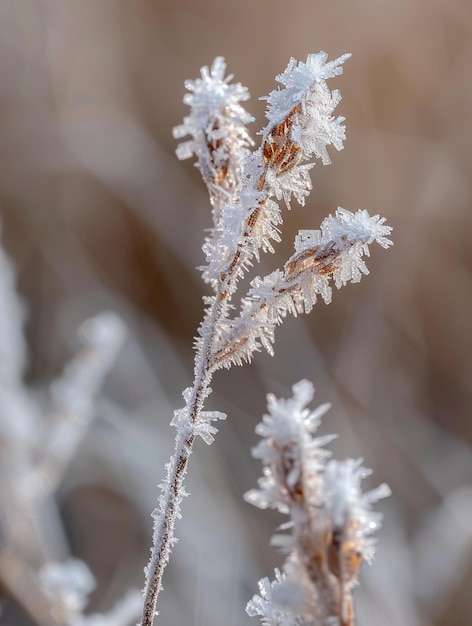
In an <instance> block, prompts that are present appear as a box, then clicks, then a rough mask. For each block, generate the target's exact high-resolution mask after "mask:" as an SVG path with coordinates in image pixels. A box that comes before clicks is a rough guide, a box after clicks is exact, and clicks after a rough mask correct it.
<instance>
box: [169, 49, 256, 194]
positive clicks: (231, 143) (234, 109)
mask: <svg viewBox="0 0 472 626" xmlns="http://www.w3.org/2000/svg"><path fill="white" fill-rule="evenodd" d="M225 72H226V63H225V61H224V59H223V57H217V58H216V59H215V60H214V61H213V64H212V66H211V68H210V69H208V67H203V68H202V70H201V78H197V79H195V80H187V81H186V82H185V87H186V88H187V90H188V92H189V93H186V94H185V96H184V103H185V104H187V105H188V106H189V107H190V110H191V112H190V115H188V116H187V117H185V118H184V122H183V124H181V125H179V126H176V127H175V128H174V129H173V134H174V137H175V138H176V139H181V138H183V137H185V136H187V135H190V136H191V137H192V138H191V139H189V140H187V141H184V142H182V143H180V144H179V146H178V148H177V151H176V152H177V156H178V158H179V159H188V158H190V157H192V156H193V155H195V156H196V157H197V166H198V168H199V169H200V172H201V174H202V177H203V180H204V181H205V183H206V184H207V185H208V187H209V188H210V196H211V198H212V200H213V193H214V192H215V191H220V193H221V191H222V190H224V192H225V193H224V197H226V198H227V199H229V198H230V197H231V192H232V191H233V190H234V189H235V188H237V187H238V186H239V176H240V169H241V168H240V166H241V159H242V157H243V156H244V154H245V152H246V150H247V148H248V147H249V146H251V145H252V143H253V141H252V139H251V137H250V135H249V133H248V131H247V128H246V124H248V123H249V122H251V121H253V118H252V116H251V115H250V114H249V113H248V112H247V111H246V110H245V109H244V108H243V107H242V106H241V104H240V103H241V102H243V101H245V100H248V99H249V97H250V96H249V91H248V90H247V88H246V87H243V86H242V85H241V84H240V83H233V84H231V80H232V78H233V76H232V75H231V74H230V75H229V76H226V78H225ZM223 181H224V182H223ZM222 182H223V184H221V183H222Z"/></svg>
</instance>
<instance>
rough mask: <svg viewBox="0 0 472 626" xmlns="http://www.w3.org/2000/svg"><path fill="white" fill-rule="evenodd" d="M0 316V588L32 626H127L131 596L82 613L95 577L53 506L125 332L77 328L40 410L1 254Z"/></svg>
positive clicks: (102, 321)
mask: <svg viewBox="0 0 472 626" xmlns="http://www.w3.org/2000/svg"><path fill="white" fill-rule="evenodd" d="M0 308H1V311H2V324H1V325H0V353H1V355H2V357H3V358H2V359H1V364H0V399H1V403H0V451H1V463H0V472H1V477H2V480H1V483H0V509H1V512H2V516H1V517H2V519H1V525H2V529H1V530H2V545H1V547H0V583H1V585H2V586H3V587H4V588H5V589H7V590H8V592H9V595H10V596H11V597H12V598H14V599H15V601H16V602H17V604H18V605H19V606H20V607H22V608H23V610H24V612H25V613H26V614H27V615H28V616H29V617H30V618H31V619H33V620H34V622H35V623H36V624H38V625H40V626H48V625H50V624H51V623H54V624H59V625H60V626H92V625H95V626H98V625H100V626H128V625H129V623H130V622H131V621H133V620H135V619H136V618H137V616H138V614H139V611H140V609H141V598H140V594H139V592H138V591H137V590H134V591H130V592H129V593H128V594H127V595H126V596H125V598H124V600H123V601H122V602H120V603H118V605H117V606H116V607H114V608H113V609H112V610H111V611H110V612H109V613H107V614H96V615H85V614H84V609H86V607H87V604H88V596H89V594H90V592H91V591H92V590H93V588H94V587H95V579H94V577H93V575H92V573H91V572H90V570H89V568H88V566H87V565H86V564H85V563H84V562H83V561H81V560H79V559H75V558H72V557H71V550H70V547H69V545H68V540H67V536H66V535H67V533H66V529H65V525H64V522H63V519H62V517H61V515H60V513H59V510H58V505H57V502H56V494H57V489H58V487H59V485H60V483H61V481H62V479H63V477H64V474H65V471H66V470H67V468H68V466H69V463H70V462H71V460H72V459H73V457H74V456H75V453H76V451H77V448H78V447H79V445H80V443H81V442H82V440H83V438H84V436H85V435H86V433H87V430H88V428H89V426H90V423H91V422H92V421H93V419H94V418H95V416H96V414H97V411H96V400H97V396H98V394H99V392H100V389H101V386H102V383H103V380H104V378H105V377H106V375H107V374H108V372H109V370H110V368H111V367H112V366H113V364H114V362H115V360H116V357H117V354H118V353H119V351H120V349H121V346H122V344H123V341H124V338H125V335H126V330H125V327H124V324H123V322H122V321H121V319H120V318H119V317H118V316H117V315H116V314H114V313H111V312H103V313H101V314H99V315H96V316H95V317H93V318H90V319H88V320H87V321H86V322H85V323H84V324H83V325H82V328H81V332H80V335H81V339H82V347H81V349H80V350H79V351H78V353H77V354H76V355H75V357H74V358H73V359H72V360H71V361H70V362H69V363H68V364H67V366H66V367H65V369H64V371H63V372H62V374H61V376H59V378H58V379H57V380H56V381H54V383H53V384H52V385H51V389H50V394H49V399H48V402H47V403H46V406H45V407H42V406H41V404H40V403H39V402H38V401H37V399H36V398H35V397H34V395H33V393H32V391H31V390H30V389H29V388H28V387H27V386H26V385H25V384H24V382H23V373H24V369H25V364H26V342H25V339H24V336H23V332H22V321H23V306H22V304H21V302H20V300H19V298H18V295H17V293H16V290H15V285H14V272H13V268H12V265H11V263H10V260H9V259H8V257H7V255H6V254H5V253H4V251H3V249H2V248H1V247H0Z"/></svg>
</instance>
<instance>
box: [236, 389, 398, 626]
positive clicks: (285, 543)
mask: <svg viewBox="0 0 472 626" xmlns="http://www.w3.org/2000/svg"><path fill="white" fill-rule="evenodd" d="M292 389H293V397H292V398H289V399H277V398H275V397H274V396H273V395H269V396H268V411H269V412H268V414H267V415H264V417H263V419H262V422H260V423H259V424H258V425H257V427H256V432H257V434H258V435H260V436H261V437H262V439H261V441H260V442H259V444H258V445H257V446H256V447H255V448H254V449H253V456H254V457H256V458H258V459H261V461H262V464H263V468H264V471H263V476H262V478H260V479H259V481H258V482H259V489H257V490H252V491H249V492H248V493H247V494H246V495H245V498H246V500H247V501H248V502H250V503H251V504H254V505H255V506H258V507H259V508H262V509H265V508H267V507H270V508H275V509H278V510H279V511H280V512H282V513H286V514H288V515H290V517H291V521H290V523H288V524H284V526H283V528H286V529H289V530H290V534H289V535H276V536H275V537H274V541H273V543H274V544H275V545H278V546H280V547H283V548H285V549H286V550H287V551H288V552H289V554H288V557H287V560H286V563H285V565H284V573H283V574H282V575H281V574H280V573H279V572H277V571H276V579H275V580H274V581H273V582H272V583H269V581H268V580H267V579H264V580H262V581H260V583H259V589H260V595H255V596H254V597H253V599H252V600H251V601H250V602H249V604H248V606H247V609H246V610H247V612H248V614H249V615H259V616H260V617H261V618H262V623H263V624H264V625H266V626H282V624H283V625H285V626H288V625H289V624H290V625H296V624H307V625H308V624H310V625H312V626H325V625H326V624H328V623H329V620H332V619H335V618H336V617H339V616H340V615H341V614H342V612H343V605H342V603H341V604H340V603H339V597H341V596H342V594H346V597H345V599H346V598H347V594H348V593H349V592H350V589H351V588H352V586H353V585H354V584H355V582H356V580H357V572H358V567H359V565H360V560H362V559H363V560H366V561H367V562H371V561H372V558H373V554H374V545H375V543H374V539H373V538H372V536H371V535H372V534H373V533H374V532H375V531H376V530H377V529H378V528H380V526H381V520H382V515H381V514H380V513H377V512H374V511H373V510H372V504H373V503H374V502H376V501H377V500H379V499H381V498H384V497H386V496H388V495H389V494H390V490H389V488H388V487H387V485H385V484H383V485H381V486H380V487H377V489H374V490H372V491H367V492H362V489H361V481H362V480H363V478H365V477H366V476H368V475H369V474H370V473H371V471H370V470H368V469H366V468H364V467H362V465H361V463H362V460H356V461H354V460H352V459H348V460H346V461H336V460H333V459H329V456H330V453H329V452H328V451H327V450H325V449H324V448H323V446H324V445H325V444H327V443H329V442H330V441H331V440H332V439H333V436H332V435H327V436H324V437H316V436H315V433H316V431H317V428H318V426H319V425H320V420H321V417H322V415H323V414H324V413H325V412H326V411H327V410H328V409H329V405H323V406H320V407H318V409H316V410H315V411H310V410H309V409H308V408H307V405H308V404H309V403H310V402H311V400H312V399H313V396H314V388H313V385H312V384H311V383H309V382H308V381H306V380H302V381H300V382H299V383H297V384H296V385H294V386H293V388H292ZM330 590H331V591H330ZM329 592H331V594H332V598H331V600H332V602H329V601H328V600H327V598H326V597H325V596H326V594H328V593H329ZM321 607H323V608H321ZM333 623H337V622H333ZM343 623H344V622H343Z"/></svg>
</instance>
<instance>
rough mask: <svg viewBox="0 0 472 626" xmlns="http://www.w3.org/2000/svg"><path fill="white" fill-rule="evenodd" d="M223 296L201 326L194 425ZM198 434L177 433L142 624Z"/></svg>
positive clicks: (150, 614) (147, 622) (151, 611)
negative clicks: (185, 434)
mask: <svg viewBox="0 0 472 626" xmlns="http://www.w3.org/2000/svg"><path fill="white" fill-rule="evenodd" d="M222 312H223V298H221V297H217V298H216V299H215V301H214V302H213V304H212V306H211V307H210V309H209V310H208V312H207V314H206V316H205V320H204V322H203V325H202V331H201V332H202V339H203V341H202V344H201V346H200V350H198V351H197V354H196V357H195V382H194V386H193V389H192V392H191V399H190V404H189V406H190V418H191V421H192V423H193V424H195V423H196V422H197V421H198V418H199V415H200V413H201V411H202V409H203V402H204V399H205V397H206V395H207V390H208V387H209V385H210V382H211V378H212V374H213V367H212V359H211V354H212V347H213V344H214V342H215V340H216V335H217V326H218V321H219V320H220V319H221V317H222ZM194 441H195V434H194V433H191V434H189V435H188V436H186V437H185V436H183V435H182V433H180V432H177V436H176V440H175V454H174V456H173V457H172V459H171V469H170V471H169V474H168V483H169V488H168V490H167V497H166V501H165V505H164V508H163V510H162V515H160V516H159V518H158V519H156V520H155V522H154V544H153V547H152V549H151V559H150V561H149V565H148V568H147V576H146V585H145V590H144V593H145V600H144V609H143V616H142V621H141V625H142V626H152V624H153V622H154V616H155V615H156V606H157V599H158V595H159V592H160V590H161V589H162V576H163V573H164V569H165V567H166V565H167V563H168V562H169V555H170V548H171V546H172V543H173V539H174V529H175V522H176V519H177V518H178V517H179V510H180V504H179V503H180V500H181V496H182V494H183V493H184V492H183V483H184V478H185V473H186V471H187V464H188V461H189V458H190V455H191V453H192V449H193V444H194Z"/></svg>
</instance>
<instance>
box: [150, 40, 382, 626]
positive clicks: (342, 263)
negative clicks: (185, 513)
mask: <svg viewBox="0 0 472 626" xmlns="http://www.w3.org/2000/svg"><path fill="white" fill-rule="evenodd" d="M349 56H350V55H344V56H342V57H339V58H338V59H336V60H334V61H327V54H326V53H324V52H320V53H318V54H310V55H309V56H308V58H307V61H306V62H305V63H304V62H298V61H296V60H295V59H291V60H290V62H289V64H288V66H287V68H286V70H285V71H284V72H283V73H282V74H280V75H279V76H277V80H278V82H279V83H280V84H281V85H282V86H283V88H282V89H278V90H275V91H273V92H272V93H270V94H269V96H267V97H266V98H265V99H266V100H267V103H268V106H267V113H266V116H267V119H268V124H267V126H266V127H265V128H264V129H263V130H262V131H261V133H260V134H261V135H262V141H261V145H260V147H259V148H257V149H256V150H255V151H254V152H252V153H251V152H249V150H248V147H249V145H250V144H251V141H250V139H249V137H248V135H247V132H246V131H245V129H244V124H245V123H246V122H247V121H249V120H250V117H249V115H248V114H247V113H246V112H245V111H244V109H242V107H241V105H240V102H241V101H243V100H246V99H247V97H248V92H247V90H246V89H245V88H244V87H242V86H241V85H239V84H236V85H231V84H230V82H229V81H230V78H231V77H228V78H224V71H225V64H224V61H223V59H222V58H220V57H218V58H217V59H215V61H214V63H213V65H212V67H211V70H208V68H206V67H205V68H203V69H202V73H201V79H200V78H199V79H196V80H195V81H187V83H186V86H187V88H188V89H189V90H190V92H191V93H190V94H187V96H186V97H185V100H184V101H185V102H186V103H187V104H189V105H190V107H191V113H190V115H189V116H188V117H186V118H185V120H184V124H183V125H181V126H178V127H177V128H176V129H175V130H174V135H175V136H176V137H179V138H181V137H183V136H184V135H186V134H190V135H191V136H192V139H190V140H188V141H186V142H185V143H183V144H181V145H180V146H179V148H178V150H177V154H178V156H179V157H180V158H187V157H189V156H191V155H192V154H194V155H196V157H197V166H198V167H199V169H200V171H201V173H202V176H203V179H204V181H205V183H206V184H207V186H208V189H209V192H210V199H211V203H212V206H213V223H214V227H213V229H212V231H211V233H210V236H209V237H208V238H207V239H206V241H205V243H204V246H203V251H204V253H205V256H206V265H205V266H204V267H203V268H202V271H203V279H204V281H205V282H207V283H208V284H209V285H210V286H211V288H212V289H213V292H214V294H213V295H212V296H211V297H205V299H204V300H205V303H206V305H207V308H206V310H205V314H204V318H203V321H202V323H201V325H200V327H199V329H198V335H199V336H198V338H197V339H196V342H195V349H196V355H195V367H194V383H193V386H192V387H190V388H189V389H187V390H186V391H185V392H184V400H185V406H184V408H182V409H180V410H179V411H176V412H175V416H174V419H173V421H172V425H174V426H175V427H176V428H177V435H176V440H175V452H174V455H173V456H172V457H171V458H170V461H169V462H168V463H167V465H166V470H167V474H166V478H165V480H164V482H163V483H162V484H161V485H160V487H161V491H162V493H161V495H160V498H159V506H158V507H157V508H156V509H155V511H154V512H153V518H154V528H153V546H152V548H151V558H150V561H149V564H148V566H147V568H146V582H145V589H144V593H145V601H144V609H143V616H142V622H141V624H142V626H151V625H152V623H153V620H154V616H155V615H156V606H157V598H158V594H159V592H160V590H161V588H162V575H163V572H164V569H165V567H166V565H167V563H168V561H169V555H170V551H171V548H172V545H173V544H174V542H175V538H174V530H175V522H176V519H177V518H178V517H180V505H181V502H182V499H183V497H184V496H185V495H186V493H185V489H184V486H183V484H184V477H185V473H186V471H187V465H188V460H189V457H190V455H191V453H192V450H193V444H194V441H195V438H196V437H197V435H200V436H202V437H203V439H204V440H205V441H206V442H207V443H211V441H212V439H213V435H214V433H215V432H216V429H215V427H214V426H211V421H213V420H215V419H221V418H222V417H224V416H223V415H222V414H221V413H217V412H213V413H212V412H209V413H208V412H203V405H204V401H205V400H206V398H207V397H208V395H209V393H210V392H211V389H210V382H211V379H212V376H213V374H214V372H215V371H216V370H217V369H219V368H220V367H222V366H226V367H228V366H229V365H231V364H232V363H241V362H242V361H243V360H247V359H248V358H250V355H251V354H252V352H253V351H254V350H256V349H258V340H260V341H261V342H262V343H263V344H264V345H265V346H266V347H267V348H268V349H269V348H270V350H271V344H272V341H273V338H272V334H271V333H272V326H273V325H274V323H275V322H274V320H273V319H272V318H271V319H268V320H267V321H266V323H265V327H264V329H262V324H261V321H260V320H259V319H258V318H257V316H258V313H256V310H258V311H261V309H263V308H265V307H264V306H262V298H260V297H259V300H258V295H257V293H256V291H257V284H256V283H253V287H252V291H250V293H249V294H248V297H247V298H246V299H245V301H244V305H243V313H242V315H241V316H240V318H239V320H238V319H234V320H231V319H230V312H231V304H230V303H231V299H232V296H233V295H234V293H235V291H236V289H237V287H238V283H239V279H240V278H241V277H242V276H243V275H244V273H245V272H246V270H247V269H248V267H249V266H250V265H251V264H252V262H253V260H254V259H256V260H258V259H259V254H260V251H261V250H262V251H263V252H266V251H273V247H272V243H271V241H279V240H280V236H279V230H278V227H279V225H280V224H281V223H282V216H281V211H280V207H279V204H278V201H280V200H284V202H285V204H286V205H287V206H288V208H290V201H291V198H292V196H293V197H295V199H296V200H297V201H298V202H299V203H300V204H304V201H305V197H306V196H307V195H308V194H309V192H310V190H311V181H310V177H309V170H310V169H311V167H313V163H310V161H312V159H313V158H319V159H321V161H322V162H323V163H324V164H328V163H329V162H330V159H329V155H328V152H327V147H328V146H330V145H333V146H334V147H335V148H336V149H337V150H340V149H341V148H342V147H343V140H344V139H345V128H344V125H343V121H344V118H342V117H334V116H333V111H334V109H335V107H336V106H337V104H338V103H339V102H340V100H341V96H340V93H339V91H337V90H335V91H333V92H331V91H330V89H329V88H328V86H327V84H326V80H327V79H329V78H332V77H334V76H337V75H339V74H341V73H342V64H343V63H344V61H345V60H346V59H347V58H349ZM348 214H349V215H351V216H352V219H351V220H348V219H347V215H348ZM362 216H363V218H362V219H359V213H358V214H354V215H353V214H350V213H349V212H344V213H342V210H341V209H340V210H339V211H338V214H337V217H336V225H335V224H331V222H330V219H331V220H333V218H327V220H325V222H324V223H323V224H324V225H325V226H323V225H322V231H323V229H325V230H326V232H324V231H323V234H322V235H320V236H319V237H318V236H315V235H313V237H314V238H315V239H316V246H317V250H315V243H314V242H315V239H313V242H310V246H311V247H310V246H308V245H305V244H303V245H302V244H301V243H300V248H299V249H297V252H296V255H294V257H292V259H290V261H289V262H288V264H286V266H285V273H284V274H280V278H281V280H285V282H286V285H285V287H286V289H287V290H288V291H289V292H290V298H291V301H292V305H290V304H288V305H287V307H288V309H290V308H291V309H292V311H291V312H297V311H299V309H300V302H299V301H301V300H302V299H303V300H304V301H305V309H306V310H308V309H309V308H310V306H311V305H309V304H308V302H309V298H311V301H312V303H313V302H314V299H316V293H320V292H321V291H320V289H321V288H318V287H317V286H316V285H317V284H318V283H317V281H316V279H314V278H313V277H314V276H315V274H316V275H318V276H322V277H323V278H322V279H320V280H321V282H322V283H323V289H322V291H323V295H326V290H327V289H328V287H326V286H325V283H327V280H328V274H330V276H331V277H333V278H334V280H335V283H336V284H337V285H338V286H339V285H340V284H341V283H343V282H344V283H345V282H346V281H347V280H353V281H355V280H356V279H358V278H357V275H358V274H360V272H363V273H366V268H365V265H363V263H362V261H361V260H360V257H361V255H362V253H364V254H367V253H368V250H367V244H368V243H371V242H372V241H373V240H374V239H376V240H377V241H378V242H379V243H381V245H385V246H387V245H389V244H388V243H387V240H386V238H385V236H386V235H387V234H388V233H389V228H388V227H385V226H382V224H383V220H382V219H380V218H378V216H376V217H374V218H370V217H369V216H368V215H367V214H366V216H364V214H363V213H362ZM358 222H359V224H358ZM358 226H359V227H361V228H358ZM359 230H360V231H362V234H361V233H360V232H357V231H359ZM328 231H333V233H335V236H334V237H330V233H328ZM355 232H357V234H358V236H357V238H356V237H355V236H353V233H355ZM316 237H318V238H316ZM302 238H303V235H301V236H300V239H299V242H301V241H302ZM329 241H334V244H333V246H334V247H333V249H332V251H331V253H328V247H329V245H330V244H329ZM312 243H313V245H311V244H312ZM309 249H310V252H309V251H308V250H309ZM329 254H331V265H330V268H331V269H330V271H329V272H328V270H327V267H328V256H329ZM297 255H298V256H297ZM320 255H321V256H320ZM315 266H316V268H317V271H316V272H313V271H310V270H311V269H313V268H314V267H315ZM322 268H324V270H323V271H322ZM277 277H279V275H278V274H277ZM312 278H313V280H312ZM302 279H303V285H302ZM310 281H311V282H310ZM317 289H318V291H317ZM297 290H298V291H300V292H301V291H303V293H304V295H303V297H302V296H299V295H296V292H297ZM282 291H283V290H282V286H280V288H279V289H278V291H277V290H274V291H273V295H274V300H276V301H277V302H276V304H275V311H277V307H278V313H276V314H275V315H276V318H277V317H278V318H281V317H283V311H282V309H281V306H280V303H281V299H279V300H277V294H278V296H280V295H281V293H282ZM308 291H310V293H311V295H310V296H308V293H305V292H308ZM276 292H277V294H276ZM248 303H252V304H248ZM284 306H285V305H284ZM251 307H252V308H251ZM288 309H287V310H288ZM277 323H278V322H277Z"/></svg>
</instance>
